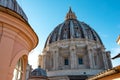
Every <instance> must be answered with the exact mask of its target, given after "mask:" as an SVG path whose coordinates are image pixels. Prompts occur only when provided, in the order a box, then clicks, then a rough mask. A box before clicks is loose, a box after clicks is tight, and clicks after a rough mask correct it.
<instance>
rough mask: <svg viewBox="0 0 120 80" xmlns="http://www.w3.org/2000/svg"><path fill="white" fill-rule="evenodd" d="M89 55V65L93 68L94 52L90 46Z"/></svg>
mask: <svg viewBox="0 0 120 80" xmlns="http://www.w3.org/2000/svg"><path fill="white" fill-rule="evenodd" d="M88 56H89V66H90V68H91V69H93V68H94V60H93V59H94V57H93V52H92V50H91V49H89V48H88Z"/></svg>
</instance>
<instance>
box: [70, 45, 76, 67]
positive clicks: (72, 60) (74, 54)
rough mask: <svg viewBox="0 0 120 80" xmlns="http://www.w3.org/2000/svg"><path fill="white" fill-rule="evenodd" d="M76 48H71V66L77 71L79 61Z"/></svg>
mask: <svg viewBox="0 0 120 80" xmlns="http://www.w3.org/2000/svg"><path fill="white" fill-rule="evenodd" d="M75 49H76V47H75V45H74V46H70V62H71V63H70V66H71V69H75V68H76V67H77V63H76V62H77V61H76V60H77V59H76V50H75Z"/></svg>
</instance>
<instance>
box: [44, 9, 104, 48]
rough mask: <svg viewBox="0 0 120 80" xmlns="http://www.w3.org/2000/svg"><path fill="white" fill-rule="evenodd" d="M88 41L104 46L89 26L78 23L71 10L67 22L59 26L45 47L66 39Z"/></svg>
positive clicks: (51, 34)
mask: <svg viewBox="0 0 120 80" xmlns="http://www.w3.org/2000/svg"><path fill="white" fill-rule="evenodd" d="M74 38H78V39H86V40H93V41H97V42H99V43H100V44H102V41H101V39H100V37H99V35H98V34H97V33H96V32H95V30H94V29H92V28H91V27H90V26H89V25H87V24H86V23H84V22H81V21H78V20H77V17H76V15H75V13H74V12H72V10H71V8H70V10H69V12H68V13H67V15H66V20H65V21H64V22H63V23H61V24H59V25H58V26H57V27H56V28H55V29H54V30H53V31H52V32H51V33H50V35H49V36H48V38H47V41H46V44H45V47H46V46H47V45H49V44H51V43H53V42H56V41H60V40H66V39H74Z"/></svg>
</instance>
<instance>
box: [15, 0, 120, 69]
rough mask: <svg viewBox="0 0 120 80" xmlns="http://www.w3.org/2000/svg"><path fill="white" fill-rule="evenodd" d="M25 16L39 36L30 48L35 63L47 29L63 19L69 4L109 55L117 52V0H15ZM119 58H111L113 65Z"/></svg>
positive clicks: (119, 25) (119, 19)
mask: <svg viewBox="0 0 120 80" xmlns="http://www.w3.org/2000/svg"><path fill="white" fill-rule="evenodd" d="M17 1H18V2H19V4H20V5H21V7H22V8H23V10H24V12H25V13H26V15H27V17H28V21H29V23H30V25H31V26H32V28H33V29H34V30H35V32H36V34H37V35H38V37H39V44H38V46H37V47H36V48H35V49H34V50H32V51H31V54H30V55H29V63H30V64H31V65H33V68H35V67H36V66H37V58H38V55H39V54H40V53H41V52H42V49H43V47H44V44H45V41H46V39H47V36H48V35H49V33H50V32H51V31H52V30H53V29H54V28H55V27H56V26H57V25H58V24H60V23H62V22H64V20H65V16H66V13H67V12H68V10H69V7H70V6H71V8H72V11H73V12H75V14H76V16H77V19H78V20H79V21H83V22H85V23H87V24H88V25H90V26H91V27H92V28H93V29H94V30H95V31H96V32H97V33H98V34H99V36H100V37H101V39H102V41H103V43H104V46H105V48H106V51H107V50H110V51H111V57H113V56H115V55H116V54H118V53H119V52H120V46H119V45H118V44H117V43H116V40H117V37H118V35H119V34H120V31H119V30H120V0H17ZM119 62H120V59H116V60H112V63H113V66H117V65H119Z"/></svg>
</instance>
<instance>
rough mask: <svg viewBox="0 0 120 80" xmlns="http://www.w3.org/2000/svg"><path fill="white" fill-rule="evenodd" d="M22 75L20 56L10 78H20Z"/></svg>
mask: <svg viewBox="0 0 120 80" xmlns="http://www.w3.org/2000/svg"><path fill="white" fill-rule="evenodd" d="M22 75H23V60H22V58H21V59H19V61H18V62H17V64H16V66H15V69H14V72H13V79H12V80H22Z"/></svg>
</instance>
